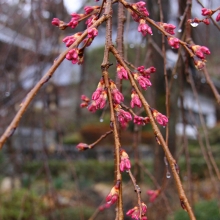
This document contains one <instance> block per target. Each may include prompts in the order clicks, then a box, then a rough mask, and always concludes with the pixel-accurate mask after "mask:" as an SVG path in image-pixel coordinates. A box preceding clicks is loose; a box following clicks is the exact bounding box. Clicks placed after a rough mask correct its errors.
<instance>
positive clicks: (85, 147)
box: [76, 143, 90, 151]
mask: <svg viewBox="0 0 220 220" xmlns="http://www.w3.org/2000/svg"><path fill="white" fill-rule="evenodd" d="M76 149H77V150H78V151H84V150H88V149H90V147H89V145H88V144H85V143H79V144H78V145H77V146H76Z"/></svg>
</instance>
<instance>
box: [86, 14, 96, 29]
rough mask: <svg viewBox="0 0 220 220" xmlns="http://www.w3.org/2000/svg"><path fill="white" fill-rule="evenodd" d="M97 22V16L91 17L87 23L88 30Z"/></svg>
mask: <svg viewBox="0 0 220 220" xmlns="http://www.w3.org/2000/svg"><path fill="white" fill-rule="evenodd" d="M96 20H97V16H96V15H92V16H90V18H88V19H87V21H86V25H87V28H89V27H91V26H92V25H93V24H94V22H95V21H96Z"/></svg>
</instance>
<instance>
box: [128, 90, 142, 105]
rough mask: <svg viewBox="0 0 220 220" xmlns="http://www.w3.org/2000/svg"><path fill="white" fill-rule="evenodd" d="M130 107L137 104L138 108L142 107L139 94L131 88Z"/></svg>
mask: <svg viewBox="0 0 220 220" xmlns="http://www.w3.org/2000/svg"><path fill="white" fill-rule="evenodd" d="M130 105H131V108H134V106H137V107H139V108H141V107H142V103H141V100H140V98H139V95H138V94H137V92H136V91H135V90H134V89H133V90H132V92H131V103H130Z"/></svg>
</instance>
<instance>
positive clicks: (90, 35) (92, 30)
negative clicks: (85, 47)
mask: <svg viewBox="0 0 220 220" xmlns="http://www.w3.org/2000/svg"><path fill="white" fill-rule="evenodd" d="M98 33H99V32H98V30H97V29H96V28H89V29H88V38H94V37H96V36H97V35H98Z"/></svg>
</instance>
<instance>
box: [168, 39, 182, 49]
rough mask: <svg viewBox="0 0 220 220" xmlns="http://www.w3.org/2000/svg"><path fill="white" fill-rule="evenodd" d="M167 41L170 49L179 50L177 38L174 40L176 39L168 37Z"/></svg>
mask: <svg viewBox="0 0 220 220" xmlns="http://www.w3.org/2000/svg"><path fill="white" fill-rule="evenodd" d="M167 40H168V44H169V45H170V46H171V47H172V48H174V49H178V48H179V42H180V41H179V39H178V38H176V37H168V38H167Z"/></svg>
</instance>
